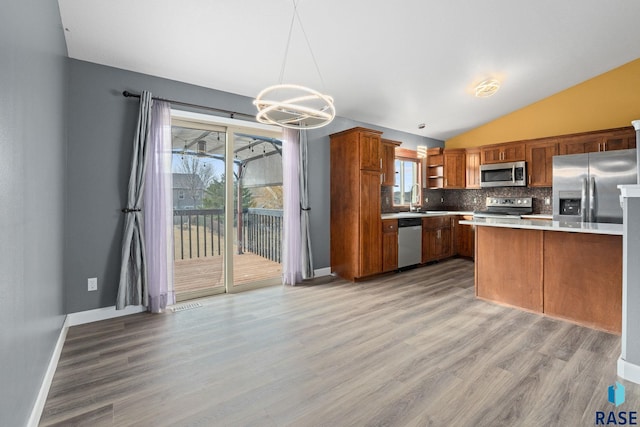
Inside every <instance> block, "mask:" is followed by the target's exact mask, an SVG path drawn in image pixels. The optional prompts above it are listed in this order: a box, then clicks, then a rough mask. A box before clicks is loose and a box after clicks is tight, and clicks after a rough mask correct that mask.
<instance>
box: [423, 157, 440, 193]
mask: <svg viewBox="0 0 640 427" xmlns="http://www.w3.org/2000/svg"><path fill="white" fill-rule="evenodd" d="M425 187H426V188H428V189H434V188H443V187H444V157H443V155H442V148H439V147H436V148H429V149H428V150H427V161H426V168H425Z"/></svg>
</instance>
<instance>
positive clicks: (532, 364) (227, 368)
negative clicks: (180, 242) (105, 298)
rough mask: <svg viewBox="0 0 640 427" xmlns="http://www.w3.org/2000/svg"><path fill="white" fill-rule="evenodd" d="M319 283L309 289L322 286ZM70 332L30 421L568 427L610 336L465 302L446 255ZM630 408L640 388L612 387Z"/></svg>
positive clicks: (588, 416) (461, 280) (638, 404)
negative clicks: (369, 274)
mask: <svg viewBox="0 0 640 427" xmlns="http://www.w3.org/2000/svg"><path fill="white" fill-rule="evenodd" d="M320 282H321V281H320ZM326 282H327V283H316V284H313V285H309V286H298V287H293V288H292V287H285V288H283V287H280V286H278V287H271V288H263V289H259V290H255V291H250V292H245V293H241V294H234V295H220V296H216V297H212V298H209V299H206V300H202V302H203V304H204V306H203V307H201V308H196V309H192V310H185V311H181V312H176V313H166V314H161V315H151V314H146V313H145V314H138V315H133V316H128V317H126V318H119V319H112V320H107V321H102V322H97V323H93V324H87V325H81V326H76V327H72V328H71V329H70V330H69V333H68V336H67V340H66V343H65V346H64V349H63V352H62V357H61V360H60V363H59V366H58V370H57V372H56V374H55V377H54V380H53V384H52V387H51V390H50V393H49V397H48V400H47V403H46V406H45V410H44V414H43V417H42V420H41V425H42V426H51V425H64V426H67V425H91V426H368V425H387V426H582V425H594V421H595V418H594V417H595V411H597V410H601V411H607V412H608V411H610V410H614V411H615V410H616V408H615V407H614V406H613V405H612V404H610V403H608V402H607V387H608V386H609V385H610V384H613V382H614V381H615V380H616V379H617V378H616V359H617V357H618V356H619V353H620V338H619V337H618V336H615V335H610V334H607V333H604V332H599V331H595V330H591V329H587V328H584V327H580V326H576V325H573V324H570V323H567V322H563V321H560V320H554V319H550V318H546V317H542V316H539V315H536V314H531V313H526V312H523V311H520V310H516V309H511V308H507V307H502V306H499V305H494V304H492V303H489V302H485V301H481V300H478V299H476V298H474V292H473V264H472V263H471V262H470V261H467V260H463V259H453V260H450V261H445V262H441V263H439V264H435V265H431V266H427V267H423V268H418V269H414V270H410V271H406V272H404V273H401V274H392V275H387V276H384V277H381V278H377V279H375V280H370V281H366V282H361V283H347V282H345V281H342V280H326ZM622 382H623V384H624V385H625V386H626V391H627V395H626V403H624V404H623V405H622V406H620V407H618V410H626V411H631V410H638V409H640V386H637V385H635V384H632V383H629V382H625V381H622Z"/></svg>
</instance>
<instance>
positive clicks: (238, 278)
mask: <svg viewBox="0 0 640 427" xmlns="http://www.w3.org/2000/svg"><path fill="white" fill-rule="evenodd" d="M222 260H223V257H222V256H208V257H200V258H191V259H183V260H181V259H178V260H175V264H174V286H175V291H176V295H177V296H178V297H179V296H180V294H184V293H185V292H193V291H202V290H207V289H211V288H223V287H224V278H223V263H222ZM281 274H282V265H281V264H279V263H277V262H274V261H270V260H268V259H266V258H263V257H261V256H258V255H255V254H252V253H244V254H242V255H238V254H234V256H233V284H234V286H237V285H245V284H249V283H254V282H259V281H263V280H267V279H277V278H279V277H280V276H281Z"/></svg>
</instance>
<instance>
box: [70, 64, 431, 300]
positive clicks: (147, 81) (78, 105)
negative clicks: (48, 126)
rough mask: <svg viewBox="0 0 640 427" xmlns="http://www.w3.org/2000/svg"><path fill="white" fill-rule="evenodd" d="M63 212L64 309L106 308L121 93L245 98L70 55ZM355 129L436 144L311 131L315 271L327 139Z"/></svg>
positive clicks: (117, 232)
mask: <svg viewBox="0 0 640 427" xmlns="http://www.w3.org/2000/svg"><path fill="white" fill-rule="evenodd" d="M69 67H70V77H71V79H70V91H69V94H70V95H69V141H68V145H69V148H68V164H69V169H68V180H67V181H68V187H67V190H68V194H69V201H68V215H67V222H66V227H67V235H68V239H67V242H66V243H67V246H66V249H65V284H66V310H67V312H68V313H73V312H78V311H84V310H90V309H94V308H99V307H108V306H112V305H114V303H115V298H116V294H117V280H118V275H119V269H120V240H121V233H122V214H121V213H120V209H121V208H122V207H123V206H124V203H125V200H126V187H127V181H128V175H129V162H130V156H131V141H132V139H133V133H134V128H135V122H136V118H137V110H138V100H137V99H132V98H124V97H123V96H122V95H121V94H122V91H124V90H129V91H131V92H136V93H139V92H140V91H141V90H149V91H151V92H152V93H153V94H154V95H155V96H160V97H163V98H168V99H175V100H179V101H184V102H189V103H193V104H199V105H207V106H211V107H216V108H222V109H228V110H233V111H238V112H243V113H249V114H253V113H254V112H255V107H254V106H253V104H252V101H253V100H252V99H251V98H248V97H243V96H239V95H234V94H230V93H225V92H220V91H215V90H211V89H205V88H202V87H198V86H193V85H188V84H185V83H180V82H176V81H171V80H166V79H162V78H159V77H153V76H149V75H143V74H138V73H133V72H129V71H125V70H120V69H116V68H110V67H105V66H102V65H97V64H91V63H88V62H83V61H77V60H70V61H69ZM354 126H366V127H372V128H375V129H379V130H382V131H385V135H384V136H385V137H388V138H390V139H394V140H400V141H407V143H408V146H410V147H414V146H415V145H418V143H420V144H428V145H430V146H434V145H440V146H442V141H436V140H427V139H425V138H422V137H419V136H415V135H409V134H405V133H402V132H396V131H391V130H388V129H384V128H379V127H375V126H371V125H367V124H365V123H359V122H354V121H351V120H347V119H344V118H337V119H336V120H335V121H334V122H333V123H331V125H329V126H327V127H324V128H321V129H318V130H313V131H310V134H309V142H310V144H309V145H310V150H309V152H310V156H311V161H310V162H309V163H310V179H309V181H310V192H311V194H310V198H311V209H312V211H311V226H312V230H311V237H312V241H313V250H314V257H315V268H322V267H328V266H329V237H328V236H329V233H328V230H329V175H328V173H329V137H328V135H329V134H331V133H334V132H338V131H341V130H344V129H348V128H351V127H354ZM89 277H98V291H97V292H87V278H89Z"/></svg>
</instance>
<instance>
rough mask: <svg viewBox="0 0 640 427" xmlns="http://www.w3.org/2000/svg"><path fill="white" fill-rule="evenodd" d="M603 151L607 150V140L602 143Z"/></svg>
mask: <svg viewBox="0 0 640 427" xmlns="http://www.w3.org/2000/svg"><path fill="white" fill-rule="evenodd" d="M602 151H607V141H605V142H603V143H602Z"/></svg>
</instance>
